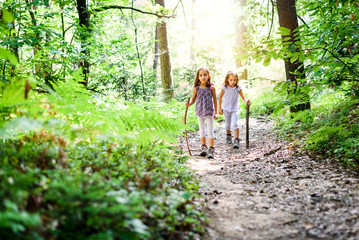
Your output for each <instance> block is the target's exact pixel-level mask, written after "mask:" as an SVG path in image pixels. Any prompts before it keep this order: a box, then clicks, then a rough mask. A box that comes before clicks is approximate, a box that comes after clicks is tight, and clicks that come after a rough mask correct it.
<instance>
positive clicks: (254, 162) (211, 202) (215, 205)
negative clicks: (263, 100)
mask: <svg viewBox="0 0 359 240" xmlns="http://www.w3.org/2000/svg"><path fill="white" fill-rule="evenodd" d="M240 121H241V122H240V126H241V128H240V132H241V135H240V138H241V139H244V133H245V132H244V131H245V129H244V119H241V120H240ZM215 134H216V142H215V147H216V150H215V158H214V159H212V160H209V159H208V158H203V157H200V156H199V148H200V146H199V145H200V141H199V136H198V134H196V133H193V134H192V135H191V136H189V140H190V146H191V150H192V154H193V158H192V159H190V160H189V164H190V165H191V168H192V169H194V170H195V171H196V174H198V175H199V176H200V178H201V182H202V185H203V186H202V187H201V193H202V195H203V201H204V211H205V213H206V215H207V216H209V218H210V220H211V221H210V223H208V226H207V227H206V232H205V234H204V236H201V237H200V239H204V240H207V239H211V240H215V239H217V240H222V239H226V240H227V239H353V240H354V239H359V178H358V176H355V174H354V173H351V172H348V171H346V170H344V169H342V168H341V167H339V166H338V165H334V164H331V163H330V162H329V161H326V160H324V159H321V160H319V161H318V160H312V159H310V158H309V157H308V156H305V155H303V154H301V153H300V149H293V147H292V146H291V144H289V143H286V142H278V141H276V140H275V139H274V137H273V135H272V133H271V123H268V122H265V121H264V119H254V118H253V119H250V148H249V149H248V150H246V149H245V142H244V141H242V142H241V145H240V149H237V150H234V149H233V148H232V146H229V145H227V144H226V143H225V141H224V136H225V131H224V129H223V123H222V124H220V127H217V128H216V129H215ZM184 144H185V143H184V142H183V148H184V149H187V148H186V146H185V145H184Z"/></svg>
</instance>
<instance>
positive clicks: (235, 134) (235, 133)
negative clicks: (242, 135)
mask: <svg viewBox="0 0 359 240" xmlns="http://www.w3.org/2000/svg"><path fill="white" fill-rule="evenodd" d="M234 138H239V128H237V129H234Z"/></svg>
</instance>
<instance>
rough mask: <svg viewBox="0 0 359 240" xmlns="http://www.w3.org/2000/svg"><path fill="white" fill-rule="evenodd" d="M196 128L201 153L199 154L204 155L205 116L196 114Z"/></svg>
mask: <svg viewBox="0 0 359 240" xmlns="http://www.w3.org/2000/svg"><path fill="white" fill-rule="evenodd" d="M197 120H198V128H199V137H200V138H201V144H202V146H201V153H200V156H202V157H205V156H206V155H207V145H206V132H205V130H206V127H205V120H206V119H205V118H204V117H199V116H197Z"/></svg>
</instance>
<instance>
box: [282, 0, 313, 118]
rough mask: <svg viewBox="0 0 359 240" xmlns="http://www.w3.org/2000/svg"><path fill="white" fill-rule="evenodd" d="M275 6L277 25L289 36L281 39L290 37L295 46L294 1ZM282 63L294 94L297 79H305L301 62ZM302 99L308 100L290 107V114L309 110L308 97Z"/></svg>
mask: <svg viewBox="0 0 359 240" xmlns="http://www.w3.org/2000/svg"><path fill="white" fill-rule="evenodd" d="M276 4H277V11H278V17H279V25H280V26H281V27H285V28H287V29H290V35H289V36H288V35H282V39H284V38H286V37H290V39H289V40H288V41H290V42H292V45H293V46H295V45H294V42H295V41H299V39H297V40H294V38H295V36H294V32H293V30H294V29H296V28H298V17H297V10H296V7H295V0H277V2H276ZM298 36H299V35H298ZM298 36H296V37H298ZM295 51H297V52H299V49H298V47H297V46H295ZM284 62H285V73H286V78H287V79H289V80H290V81H291V82H292V85H293V86H294V89H293V90H290V91H294V92H296V91H297V89H298V87H300V84H298V79H304V78H305V74H304V65H303V62H301V61H299V60H297V61H294V62H293V63H292V62H290V58H288V59H286V60H285V61H284ZM303 97H304V98H306V99H308V100H307V102H305V103H301V104H298V105H295V106H291V107H290V112H298V111H302V110H305V109H310V103H309V97H308V96H303Z"/></svg>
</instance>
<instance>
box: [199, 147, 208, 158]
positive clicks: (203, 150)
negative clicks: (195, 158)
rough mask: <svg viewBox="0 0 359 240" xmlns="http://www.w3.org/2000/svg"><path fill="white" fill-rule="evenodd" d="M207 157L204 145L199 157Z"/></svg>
mask: <svg viewBox="0 0 359 240" xmlns="http://www.w3.org/2000/svg"><path fill="white" fill-rule="evenodd" d="M206 155H207V146H206V145H202V151H201V154H200V156H202V157H205V156H206Z"/></svg>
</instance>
